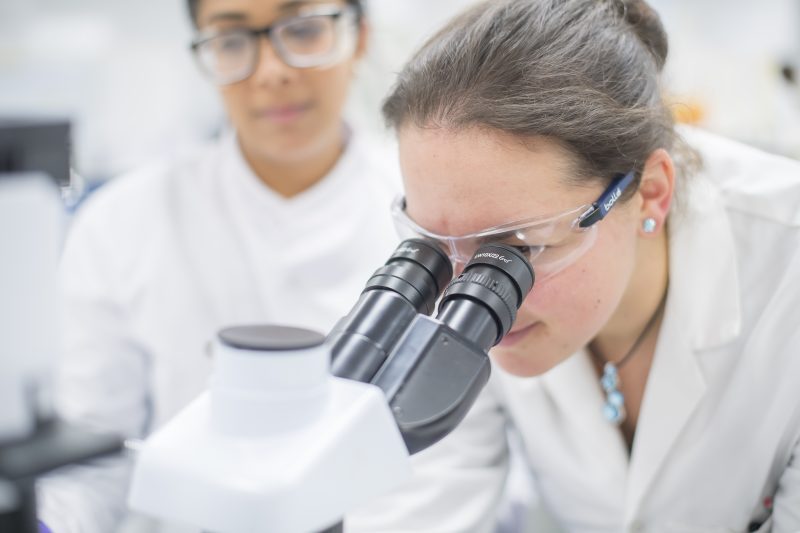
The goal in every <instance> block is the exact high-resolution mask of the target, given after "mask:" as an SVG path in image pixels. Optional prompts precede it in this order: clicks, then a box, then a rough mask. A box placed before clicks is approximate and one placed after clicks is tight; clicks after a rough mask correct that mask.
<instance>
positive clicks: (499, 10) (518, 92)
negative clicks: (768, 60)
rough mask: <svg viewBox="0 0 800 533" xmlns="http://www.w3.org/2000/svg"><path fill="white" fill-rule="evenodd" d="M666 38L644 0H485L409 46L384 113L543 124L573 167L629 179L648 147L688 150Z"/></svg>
mask: <svg viewBox="0 0 800 533" xmlns="http://www.w3.org/2000/svg"><path fill="white" fill-rule="evenodd" d="M667 50H668V44H667V36H666V33H665V32H664V28H663V26H662V24H661V21H660V19H659V16H658V14H657V13H656V12H655V11H654V10H653V9H652V8H651V7H650V6H649V5H647V4H646V3H645V2H644V1H642V0H489V1H485V2H483V3H481V4H479V5H477V6H475V7H474V8H472V9H470V10H468V11H467V12H465V13H464V14H462V15H461V16H459V17H457V18H456V19H454V20H453V21H452V22H450V23H449V24H448V25H447V26H446V27H445V28H443V29H442V30H441V31H440V32H439V33H437V34H436V35H434V36H433V37H432V38H431V39H430V40H429V41H428V42H427V43H426V44H425V45H424V46H423V47H422V48H421V49H420V50H419V51H418V52H417V54H416V55H415V56H414V57H413V58H412V59H411V61H410V62H409V63H408V64H407V65H406V66H405V68H404V69H403V70H402V72H401V73H400V75H399V78H398V81H397V83H396V84H395V86H394V88H393V89H392V92H391V93H390V94H389V96H388V97H387V99H386V100H385V102H384V105H383V114H384V118H385V119H386V122H387V124H388V125H389V126H390V127H394V128H396V129H400V128H401V127H402V126H404V125H406V124H408V123H412V124H414V125H416V126H418V127H430V126H434V127H445V128H450V129H454V130H458V129H464V128H470V127H479V128H489V129H494V130H498V131H502V132H505V133H509V134H512V135H514V136H518V137H520V138H531V137H536V136H545V137H548V138H551V139H553V140H556V141H558V142H560V143H561V144H562V145H563V146H565V147H566V148H567V149H568V150H569V151H570V152H572V153H573V154H574V155H575V156H577V157H576V160H577V161H576V162H577V164H576V173H577V174H576V179H580V180H585V179H598V178H600V179H602V180H604V181H610V180H611V179H613V177H614V176H615V175H617V174H619V173H625V172H628V171H630V170H636V171H637V172H636V173H637V180H638V179H640V177H641V171H642V170H643V167H644V163H645V161H646V159H647V157H648V156H649V155H650V153H652V152H653V150H655V149H657V148H665V149H668V150H673V151H675V150H678V149H682V150H678V151H683V152H684V153H688V148H686V147H685V145H684V144H683V143H682V141H681V140H680V138H679V137H678V136H677V134H676V133H675V131H674V124H673V121H672V116H671V113H670V111H669V109H668V108H667V106H666V105H665V104H664V102H663V100H662V98H661V89H660V72H661V70H662V68H663V67H664V63H665V61H666V58H667ZM631 189H635V188H631Z"/></svg>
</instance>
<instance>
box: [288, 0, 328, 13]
mask: <svg viewBox="0 0 800 533" xmlns="http://www.w3.org/2000/svg"><path fill="white" fill-rule="evenodd" d="M319 3H321V2H314V1H312V0H289V1H288V2H283V3H282V4H281V5H280V6H278V10H279V11H281V12H285V11H297V10H298V9H300V8H301V7H305V6H307V5H309V4H319Z"/></svg>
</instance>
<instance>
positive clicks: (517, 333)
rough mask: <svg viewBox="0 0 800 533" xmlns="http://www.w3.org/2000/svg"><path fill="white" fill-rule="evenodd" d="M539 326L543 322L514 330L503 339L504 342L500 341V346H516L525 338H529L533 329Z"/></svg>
mask: <svg viewBox="0 0 800 533" xmlns="http://www.w3.org/2000/svg"><path fill="white" fill-rule="evenodd" d="M539 324H541V322H534V323H533V324H531V325H530V326H525V327H523V328H519V329H516V330H512V331H510V332H508V333H506V336H505V337H503V340H501V341H500V343H499V344H498V346H501V347H508V346H514V345H515V344H517V343H518V342H519V341H521V340H522V339H524V338H525V336H527V334H528V333H530V332H531V330H533V328H535V327H536V326H538V325H539Z"/></svg>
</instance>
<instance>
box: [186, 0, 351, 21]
mask: <svg viewBox="0 0 800 533" xmlns="http://www.w3.org/2000/svg"><path fill="white" fill-rule="evenodd" d="M201 1H202V0H187V2H186V5H187V6H188V8H189V17H191V19H192V24H194V25H195V26H196V25H197V11H198V7H199V6H200V2H201ZM347 3H348V4H351V5H353V6H355V7H356V9H357V10H358V16H359V19H360V18H361V16H362V15H363V14H364V5H363V2H362V0H347Z"/></svg>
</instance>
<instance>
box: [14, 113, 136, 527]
mask: <svg viewBox="0 0 800 533" xmlns="http://www.w3.org/2000/svg"><path fill="white" fill-rule="evenodd" d="M68 138H69V126H68V124H66V123H63V122H60V123H46V122H41V121H40V122H31V121H20V120H14V121H9V120H0V250H2V254H3V261H2V262H0V295H2V298H0V405H2V409H0V533H12V532H13V533H28V532H31V533H35V532H37V531H38V526H37V522H36V501H35V493H34V482H35V478H36V476H39V475H41V474H43V473H45V472H48V471H50V470H53V469H55V468H58V467H60V466H63V465H66V464H69V463H73V462H77V461H82V460H85V459H89V458H91V457H96V456H99V455H103V454H106V453H111V452H114V451H117V450H118V449H120V446H121V442H120V441H119V440H118V439H116V438H113V437H111V436H107V435H96V434H93V433H89V432H86V431H84V430H82V429H79V428H75V427H72V426H70V425H68V424H66V423H64V422H63V421H60V420H58V418H57V417H56V416H55V414H54V410H53V405H52V395H53V390H52V370H51V369H52V368H53V367H54V366H55V364H56V362H57V354H58V349H59V334H58V313H57V308H58V297H57V294H58V291H57V280H56V270H57V264H58V255H59V249H60V243H61V236H62V230H63V220H62V215H63V207H62V204H61V200H60V197H59V187H58V185H62V186H66V185H67V184H68V183H69V147H68V142H67V140H68Z"/></svg>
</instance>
